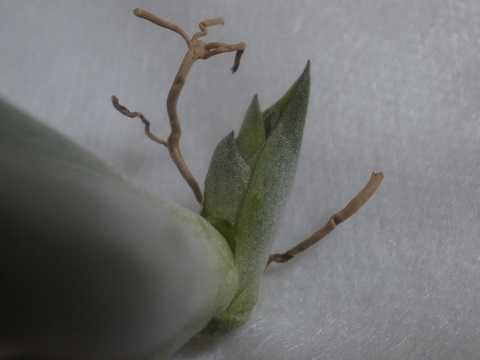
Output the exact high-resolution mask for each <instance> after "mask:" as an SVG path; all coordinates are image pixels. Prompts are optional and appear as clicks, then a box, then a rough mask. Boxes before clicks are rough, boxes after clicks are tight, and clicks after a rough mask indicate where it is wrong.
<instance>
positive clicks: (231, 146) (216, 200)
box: [202, 132, 251, 240]
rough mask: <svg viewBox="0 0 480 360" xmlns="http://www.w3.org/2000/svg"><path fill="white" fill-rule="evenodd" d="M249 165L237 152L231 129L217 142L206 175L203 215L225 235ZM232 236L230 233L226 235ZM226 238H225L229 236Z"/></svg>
mask: <svg viewBox="0 0 480 360" xmlns="http://www.w3.org/2000/svg"><path fill="white" fill-rule="evenodd" d="M250 172H251V171H250V167H249V166H248V165H247V163H246V162H245V160H244V159H243V157H242V155H241V154H240V152H239V150H238V147H237V144H236V142H235V138H234V135H233V132H231V133H230V134H229V135H227V136H226V137H225V138H224V139H223V140H222V141H220V143H219V144H218V145H217V147H216V149H215V151H214V153H213V156H212V160H211V162H210V167H209V169H208V173H207V177H206V179H205V200H204V207H203V211H202V215H203V216H204V217H205V218H206V219H207V220H208V221H209V222H210V223H212V225H214V226H216V225H217V226H218V227H217V226H216V227H217V230H219V231H220V232H221V233H222V234H223V235H224V236H228V234H230V233H231V232H232V229H233V225H234V224H235V219H236V217H237V212H238V208H239V205H240V202H241V200H242V198H243V196H244V193H245V190H246V188H247V185H248V181H249V179H250ZM229 238H230V239H231V236H229ZM230 239H228V240H230Z"/></svg>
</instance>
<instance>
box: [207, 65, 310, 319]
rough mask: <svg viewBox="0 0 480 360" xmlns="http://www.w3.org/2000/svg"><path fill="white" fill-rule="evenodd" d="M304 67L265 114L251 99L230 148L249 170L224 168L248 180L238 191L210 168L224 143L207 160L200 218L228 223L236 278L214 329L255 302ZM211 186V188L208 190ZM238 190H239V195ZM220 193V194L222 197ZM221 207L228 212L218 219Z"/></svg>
mask: <svg viewBox="0 0 480 360" xmlns="http://www.w3.org/2000/svg"><path fill="white" fill-rule="evenodd" d="M309 65H310V64H309V63H307V66H306V67H305V70H304V71H303V73H302V75H301V76H300V77H299V78H298V80H297V81H296V82H295V83H294V84H293V85H292V87H291V88H290V89H289V90H288V91H287V93H286V94H285V95H284V96H283V97H282V98H280V100H278V101H277V102H276V103H275V104H274V105H272V106H271V107H270V108H268V109H267V110H266V111H265V112H263V113H261V111H260V107H259V105H258V99H257V98H256V97H254V99H253V100H252V103H251V105H250V107H249V109H248V111H247V114H246V116H245V119H244V122H243V124H242V127H241V130H240V133H239V136H238V138H237V139H236V144H237V146H236V147H235V146H233V145H231V146H232V147H233V148H237V149H238V153H240V155H241V157H242V158H243V160H244V161H245V163H246V165H247V167H248V171H246V170H245V169H244V166H245V163H243V162H241V161H238V159H236V163H234V162H230V163H228V161H227V162H224V163H223V165H224V166H225V169H228V171H229V172H230V173H232V174H237V173H242V174H244V175H246V174H247V173H248V174H249V176H248V181H246V182H245V178H242V186H238V183H237V179H236V178H235V177H233V176H232V177H222V176H220V175H218V174H222V175H223V174H224V172H222V171H220V170H219V169H218V168H219V167H220V166H219V165H218V164H216V165H214V164H215V162H218V161H219V160H218V158H219V156H216V155H217V150H218V149H219V148H222V147H223V146H224V144H223V143H224V142H225V140H223V141H222V142H221V143H220V144H219V145H218V147H217V150H216V151H215V154H214V157H213V159H212V165H211V166H210V170H209V172H208V175H207V180H206V187H205V198H206V202H205V207H204V214H207V215H209V214H213V213H214V214H215V217H216V218H222V219H225V220H228V221H229V222H231V224H232V229H231V232H230V233H229V237H230V238H231V239H232V240H231V241H229V242H230V244H231V246H232V250H233V251H234V256H235V263H236V266H237V268H238V271H239V275H240V278H239V289H238V291H237V294H236V296H235V298H234V300H233V302H232V304H231V305H230V307H229V308H228V309H227V311H226V312H225V313H224V314H222V315H221V316H220V317H218V318H216V319H214V321H213V322H212V324H213V327H214V328H231V327H234V326H237V325H239V324H241V323H243V322H244V321H245V320H246V319H247V317H248V314H249V313H250V311H251V309H252V308H253V306H254V305H255V303H256V300H257V294H258V288H259V284H260V278H261V275H262V274H263V270H264V268H265V264H266V261H267V258H268V255H269V252H270V248H271V244H272V240H273V237H274V235H275V229H276V225H277V223H278V220H279V218H280V215H281V211H282V209H283V207H284V205H285V202H286V200H287V196H288V193H289V191H290V188H291V185H292V182H293V179H294V176H295V172H296V169H297V160H298V155H299V151H300V147H301V143H302V136H303V128H304V124H305V117H306V113H307V105H308V96H309V87H310V75H309V67H310V66H309ZM230 136H232V135H230ZM230 141H231V140H229V142H230ZM224 159H225V157H224ZM233 168H235V169H236V170H234V169H233ZM223 171H227V170H223ZM212 183H215V184H216V187H212V186H211V184H212ZM241 188H243V189H244V191H243V192H241V193H240V189H241ZM219 189H222V190H221V191H222V194H225V195H221V194H220V191H219ZM229 191H232V194H229ZM223 196H224V197H223ZM212 197H215V198H216V203H215V206H213V204H212V203H209V202H208V198H212ZM232 199H234V201H232ZM224 202H225V203H224ZM227 202H230V205H231V208H228V207H227V204H226V203H227ZM214 207H215V208H214ZM233 207H236V209H235V210H233ZM222 208H228V211H227V212H225V213H224V214H222V212H221V210H220V209H222ZM233 213H235V217H233V218H232V214H233ZM232 219H233V220H232ZM207 220H208V216H207ZM212 224H213V225H214V226H215V223H212ZM219 230H220V231H222V230H221V229H219Z"/></svg>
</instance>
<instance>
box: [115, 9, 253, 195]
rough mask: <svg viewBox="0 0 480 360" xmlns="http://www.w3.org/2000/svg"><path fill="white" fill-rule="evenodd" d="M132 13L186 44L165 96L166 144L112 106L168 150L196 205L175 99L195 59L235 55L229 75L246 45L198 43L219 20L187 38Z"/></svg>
mask: <svg viewBox="0 0 480 360" xmlns="http://www.w3.org/2000/svg"><path fill="white" fill-rule="evenodd" d="M133 13H134V14H135V15H136V16H137V17H139V18H143V19H145V20H148V21H150V22H152V23H153V24H155V25H158V26H160V27H163V28H165V29H168V30H171V31H173V32H175V33H177V34H179V35H180V36H181V37H182V38H183V39H184V40H185V43H186V44H187V48H188V50H187V53H186V54H185V56H184V57H183V60H182V62H181V64H180V68H179V69H178V72H177V74H176V76H175V79H174V80H173V84H172V86H171V88H170V91H169V93H168V96H167V113H168V118H169V122H170V128H171V132H170V135H169V137H168V138H167V139H166V140H162V139H160V138H159V137H158V136H156V135H153V134H152V133H151V132H150V123H149V121H148V120H147V119H146V118H145V116H144V115H143V114H142V113H140V112H130V111H129V110H128V109H127V108H126V107H125V106H123V105H120V104H119V102H118V98H117V97H116V96H112V103H113V106H114V107H115V108H116V109H117V110H118V111H119V112H120V113H122V114H123V115H125V116H128V117H130V118H139V119H140V120H141V121H142V122H143V124H144V126H145V134H146V135H147V136H148V137H149V138H150V139H151V140H153V141H155V142H156V143H159V144H161V145H165V146H166V147H167V148H168V152H169V154H170V157H171V158H172V161H173V162H174V163H175V165H176V166H177V169H178V171H179V172H180V174H181V175H182V177H183V178H184V179H185V181H186V182H187V184H188V185H189V186H190V188H191V189H192V191H193V193H194V195H195V198H196V199H197V201H198V202H199V203H202V201H203V195H202V190H201V189H200V186H199V185H198V182H197V180H196V179H195V177H194V176H193V174H192V172H191V171H190V169H189V167H188V165H187V163H186V161H185V159H184V158H183V155H182V152H181V150H180V138H181V135H182V128H181V126H180V119H179V116H178V112H177V103H178V98H179V96H180V93H181V91H182V89H183V87H184V85H185V81H186V79H187V76H188V73H189V72H190V69H191V67H192V66H193V64H194V63H195V61H197V60H199V59H208V58H210V57H212V56H215V55H218V54H223V53H228V52H236V55H235V60H234V65H233V67H232V72H235V71H236V70H237V69H238V67H239V66H240V59H241V56H242V54H243V52H244V50H245V47H246V45H245V43H243V42H240V43H237V44H226V43H221V42H210V43H205V42H203V41H202V40H200V38H201V37H204V36H206V35H207V34H208V28H209V27H211V26H215V25H223V23H224V21H223V19H222V18H213V19H207V20H203V21H201V22H200V23H199V25H198V27H199V28H200V31H199V32H196V33H195V34H194V35H193V36H192V37H191V38H189V37H188V35H187V33H186V32H185V31H184V30H183V29H182V28H181V27H180V26H178V25H177V24H174V23H172V22H170V21H168V20H166V19H163V18H161V17H158V16H156V15H154V14H152V13H150V12H148V11H146V10H143V9H135V10H134V11H133Z"/></svg>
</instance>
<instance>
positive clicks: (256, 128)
mask: <svg viewBox="0 0 480 360" xmlns="http://www.w3.org/2000/svg"><path fill="white" fill-rule="evenodd" d="M264 144H265V126H264V123H263V118H262V112H261V110H260V104H259V103H258V96H257V95H255V96H254V97H253V99H252V101H251V103H250V106H249V107H248V110H247V113H246V114H245V117H244V119H243V123H242V127H241V128H240V132H239V134H238V137H237V145H238V149H239V150H240V154H242V156H243V158H244V159H245V160H246V161H247V163H248V164H249V165H252V164H253V163H254V162H255V155H256V154H257V153H258V152H259V151H260V150H261V149H262V148H263V146H264Z"/></svg>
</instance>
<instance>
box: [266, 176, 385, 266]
mask: <svg viewBox="0 0 480 360" xmlns="http://www.w3.org/2000/svg"><path fill="white" fill-rule="evenodd" d="M382 180H383V174H382V173H375V172H374V173H372V175H371V176H370V180H369V181H368V183H367V185H365V187H364V188H363V189H362V190H360V192H359V193H358V194H357V195H356V196H355V197H354V198H353V199H352V200H350V202H349V203H348V204H347V206H345V207H344V208H343V209H342V210H340V211H339V212H337V213H336V214H334V215H333V216H331V217H330V219H329V220H328V222H327V223H326V224H325V225H324V226H323V227H322V228H321V229H319V230H318V231H316V232H315V233H313V234H312V235H310V236H309V237H308V238H307V239H305V240H303V241H302V242H301V243H299V244H298V245H296V246H294V247H293V248H291V249H289V250H288V251H286V252H284V253H280V254H272V255H270V257H269V258H268V261H267V266H266V268H267V267H268V265H270V263H272V262H277V263H284V262H287V261H289V260H291V259H292V258H293V257H294V256H296V255H298V254H299V253H301V252H302V251H305V250H306V249H308V248H309V247H311V246H312V245H314V244H316V243H317V242H318V241H320V240H321V239H323V238H324V237H325V236H326V235H328V234H329V233H330V232H331V231H332V230H333V229H335V228H336V227H337V225H339V224H341V223H342V222H344V221H345V220H347V219H348V218H349V217H351V216H352V215H353V214H355V213H356V212H357V211H358V210H359V209H360V208H361V207H362V206H363V205H364V204H365V203H366V202H367V201H368V200H369V199H370V198H371V197H372V195H373V194H374V193H375V192H376V191H377V189H378V187H379V186H380V184H381V183H382Z"/></svg>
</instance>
